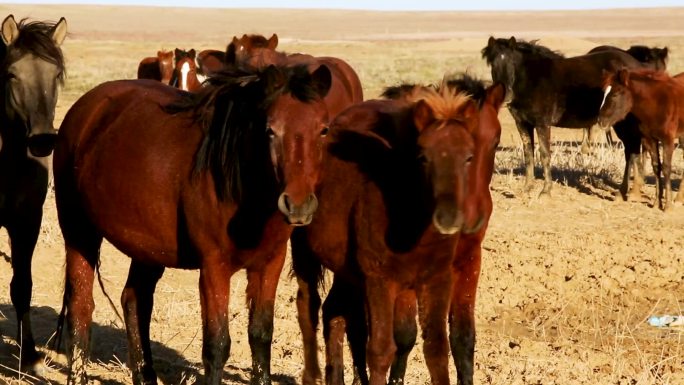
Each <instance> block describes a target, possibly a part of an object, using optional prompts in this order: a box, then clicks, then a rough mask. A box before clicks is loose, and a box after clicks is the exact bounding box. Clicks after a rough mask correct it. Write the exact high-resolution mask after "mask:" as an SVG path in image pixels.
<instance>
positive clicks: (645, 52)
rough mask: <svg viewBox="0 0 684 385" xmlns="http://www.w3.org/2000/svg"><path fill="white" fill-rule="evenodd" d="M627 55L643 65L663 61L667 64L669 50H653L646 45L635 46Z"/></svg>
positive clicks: (628, 50) (665, 48) (630, 48)
mask: <svg viewBox="0 0 684 385" xmlns="http://www.w3.org/2000/svg"><path fill="white" fill-rule="evenodd" d="M627 53H628V54H630V55H632V56H633V57H634V58H635V59H637V60H638V61H640V62H642V63H653V64H654V63H656V62H657V61H658V60H661V61H662V62H663V63H665V62H667V58H668V49H667V47H664V48H651V47H647V46H645V45H633V46H631V47H629V49H627Z"/></svg>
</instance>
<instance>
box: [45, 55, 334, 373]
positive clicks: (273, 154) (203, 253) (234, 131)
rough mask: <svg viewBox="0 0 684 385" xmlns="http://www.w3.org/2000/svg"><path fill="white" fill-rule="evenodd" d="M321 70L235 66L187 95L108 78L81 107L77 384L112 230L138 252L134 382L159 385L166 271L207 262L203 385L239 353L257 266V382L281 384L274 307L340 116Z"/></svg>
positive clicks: (65, 131)
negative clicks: (241, 320)
mask: <svg viewBox="0 0 684 385" xmlns="http://www.w3.org/2000/svg"><path fill="white" fill-rule="evenodd" d="M329 88H330V71H329V70H328V69H327V67H325V66H321V67H320V68H319V69H317V70H316V71H313V73H310V72H309V71H308V69H307V68H306V67H302V66H297V67H287V68H284V67H274V66H269V67H267V68H265V69H263V70H259V71H247V72H245V71H238V70H231V71H228V70H227V71H226V72H223V73H221V74H217V75H215V76H213V77H211V78H209V84H208V85H207V86H206V87H204V88H203V89H202V90H201V91H200V92H199V93H194V94H187V93H184V92H182V91H179V90H176V89H173V88H171V87H166V86H163V85H161V84H160V83H158V82H152V81H147V80H137V81H136V80H128V81H114V82H108V83H104V84H102V85H100V86H98V87H96V88H94V89H93V90H91V91H89V92H88V93H86V94H85V95H84V96H83V97H81V98H80V99H79V100H78V101H77V102H76V103H75V104H74V105H73V106H72V107H71V109H70V110H69V112H68V113H67V115H66V117H65V119H64V122H63V123H62V126H61V129H60V130H59V137H58V141H57V146H56V149H55V157H54V174H55V195H56V202H57V210H58V215H59V223H60V227H61V229H62V233H63V235H64V240H65V245H66V287H65V293H64V305H65V308H63V309H62V314H63V315H64V314H65V313H66V321H67V326H68V335H69V337H70V340H71V341H70V343H69V352H68V354H69V357H70V359H69V373H70V377H69V384H73V383H76V384H85V383H86V382H87V376H86V372H85V370H86V367H87V366H86V363H87V358H88V355H87V350H88V344H89V326H90V323H91V320H92V311H93V307H94V303H93V299H92V289H93V272H94V268H95V266H96V265H97V263H98V260H99V249H100V244H101V242H102V239H103V238H106V239H107V240H108V241H109V242H111V243H112V244H113V245H114V246H116V247H117V248H118V249H119V250H121V251H122V252H124V253H125V254H127V255H128V256H129V257H130V258H131V268H130V271H129V275H128V280H127V282H126V287H125V289H124V291H123V294H122V297H121V302H122V306H123V309H124V314H125V320H126V329H127V332H128V342H129V360H130V368H131V370H132V374H133V383H134V384H142V383H145V384H152V383H156V374H155V372H154V369H153V365H152V357H151V351H150V339H149V323H150V317H151V312H152V304H153V293H154V289H155V286H156V283H157V281H158V279H159V277H161V275H162V273H163V271H164V268H165V267H175V268H184V269H199V270H200V281H199V289H200V300H201V307H202V325H203V340H204V341H203V348H202V361H203V363H204V368H205V382H206V383H208V384H219V383H220V382H221V378H222V377H223V367H224V364H225V362H226V360H227V358H228V355H229V351H230V337H229V334H228V303H229V301H228V294H229V287H230V277H231V276H232V275H233V274H234V273H235V272H236V271H238V270H240V269H246V270H247V280H248V284H247V300H248V301H247V302H248V304H249V327H248V335H249V343H250V347H251V349H252V360H253V366H252V383H254V384H270V374H271V373H270V352H271V349H270V348H271V340H272V335H273V310H274V300H275V293H276V285H277V282H278V276H279V274H280V271H281V269H282V266H283V263H284V259H285V253H286V248H287V241H288V238H289V237H290V233H291V231H292V226H293V225H306V224H308V223H309V222H310V221H311V219H312V215H313V213H314V211H315V210H316V208H317V205H318V201H317V198H316V195H315V194H314V187H315V184H316V183H317V181H318V175H319V167H320V164H321V161H322V156H323V153H322V151H323V148H324V141H325V140H326V139H325V136H326V135H327V132H328V128H327V126H328V116H327V111H326V108H325V106H324V104H323V102H322V98H323V97H324V96H325V94H326V93H327V91H328V89H329Z"/></svg>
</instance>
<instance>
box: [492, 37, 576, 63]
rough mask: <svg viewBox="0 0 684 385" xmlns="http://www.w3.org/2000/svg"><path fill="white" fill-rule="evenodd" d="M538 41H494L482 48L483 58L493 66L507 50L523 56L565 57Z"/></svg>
mask: <svg viewBox="0 0 684 385" xmlns="http://www.w3.org/2000/svg"><path fill="white" fill-rule="evenodd" d="M537 41H538V40H531V41H525V40H516V39H515V38H510V39H504V38H498V39H494V41H493V44H487V46H486V47H484V48H482V51H481V53H482V58H483V59H485V60H486V61H487V64H490V65H491V64H492V62H493V61H494V59H496V57H497V56H498V55H500V54H501V53H503V52H505V51H507V50H514V51H518V52H520V53H522V54H523V55H530V56H537V57H541V58H546V59H558V58H563V57H565V56H564V55H563V54H562V53H560V52H558V51H553V50H551V49H549V48H547V47H544V46H543V45H538V44H537ZM490 42H491V41H490Z"/></svg>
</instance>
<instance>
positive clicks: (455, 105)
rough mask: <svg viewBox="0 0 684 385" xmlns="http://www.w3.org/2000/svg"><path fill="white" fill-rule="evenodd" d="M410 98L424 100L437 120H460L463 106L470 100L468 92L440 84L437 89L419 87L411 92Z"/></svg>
mask: <svg viewBox="0 0 684 385" xmlns="http://www.w3.org/2000/svg"><path fill="white" fill-rule="evenodd" d="M412 95H413V96H412V98H413V99H412V100H413V101H414V102H418V101H420V100H423V101H425V103H427V105H428V106H430V108H431V109H432V112H433V114H434V117H435V119H437V120H439V121H446V120H461V118H462V117H461V113H462V111H463V107H464V106H465V105H466V104H467V103H468V102H469V101H471V100H472V98H471V97H470V94H468V93H467V92H462V91H460V90H458V89H453V88H450V87H447V86H446V85H442V86H440V87H439V88H437V89H434V88H431V87H419V88H418V89H416V90H415V92H414V93H413V94H412Z"/></svg>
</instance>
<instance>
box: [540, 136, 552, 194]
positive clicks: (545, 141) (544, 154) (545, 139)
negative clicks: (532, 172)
mask: <svg viewBox="0 0 684 385" xmlns="http://www.w3.org/2000/svg"><path fill="white" fill-rule="evenodd" d="M537 136H539V152H540V155H541V161H542V167H543V169H544V188H542V191H541V194H542V195H550V194H551V186H553V182H552V181H551V127H549V126H539V127H537Z"/></svg>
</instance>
